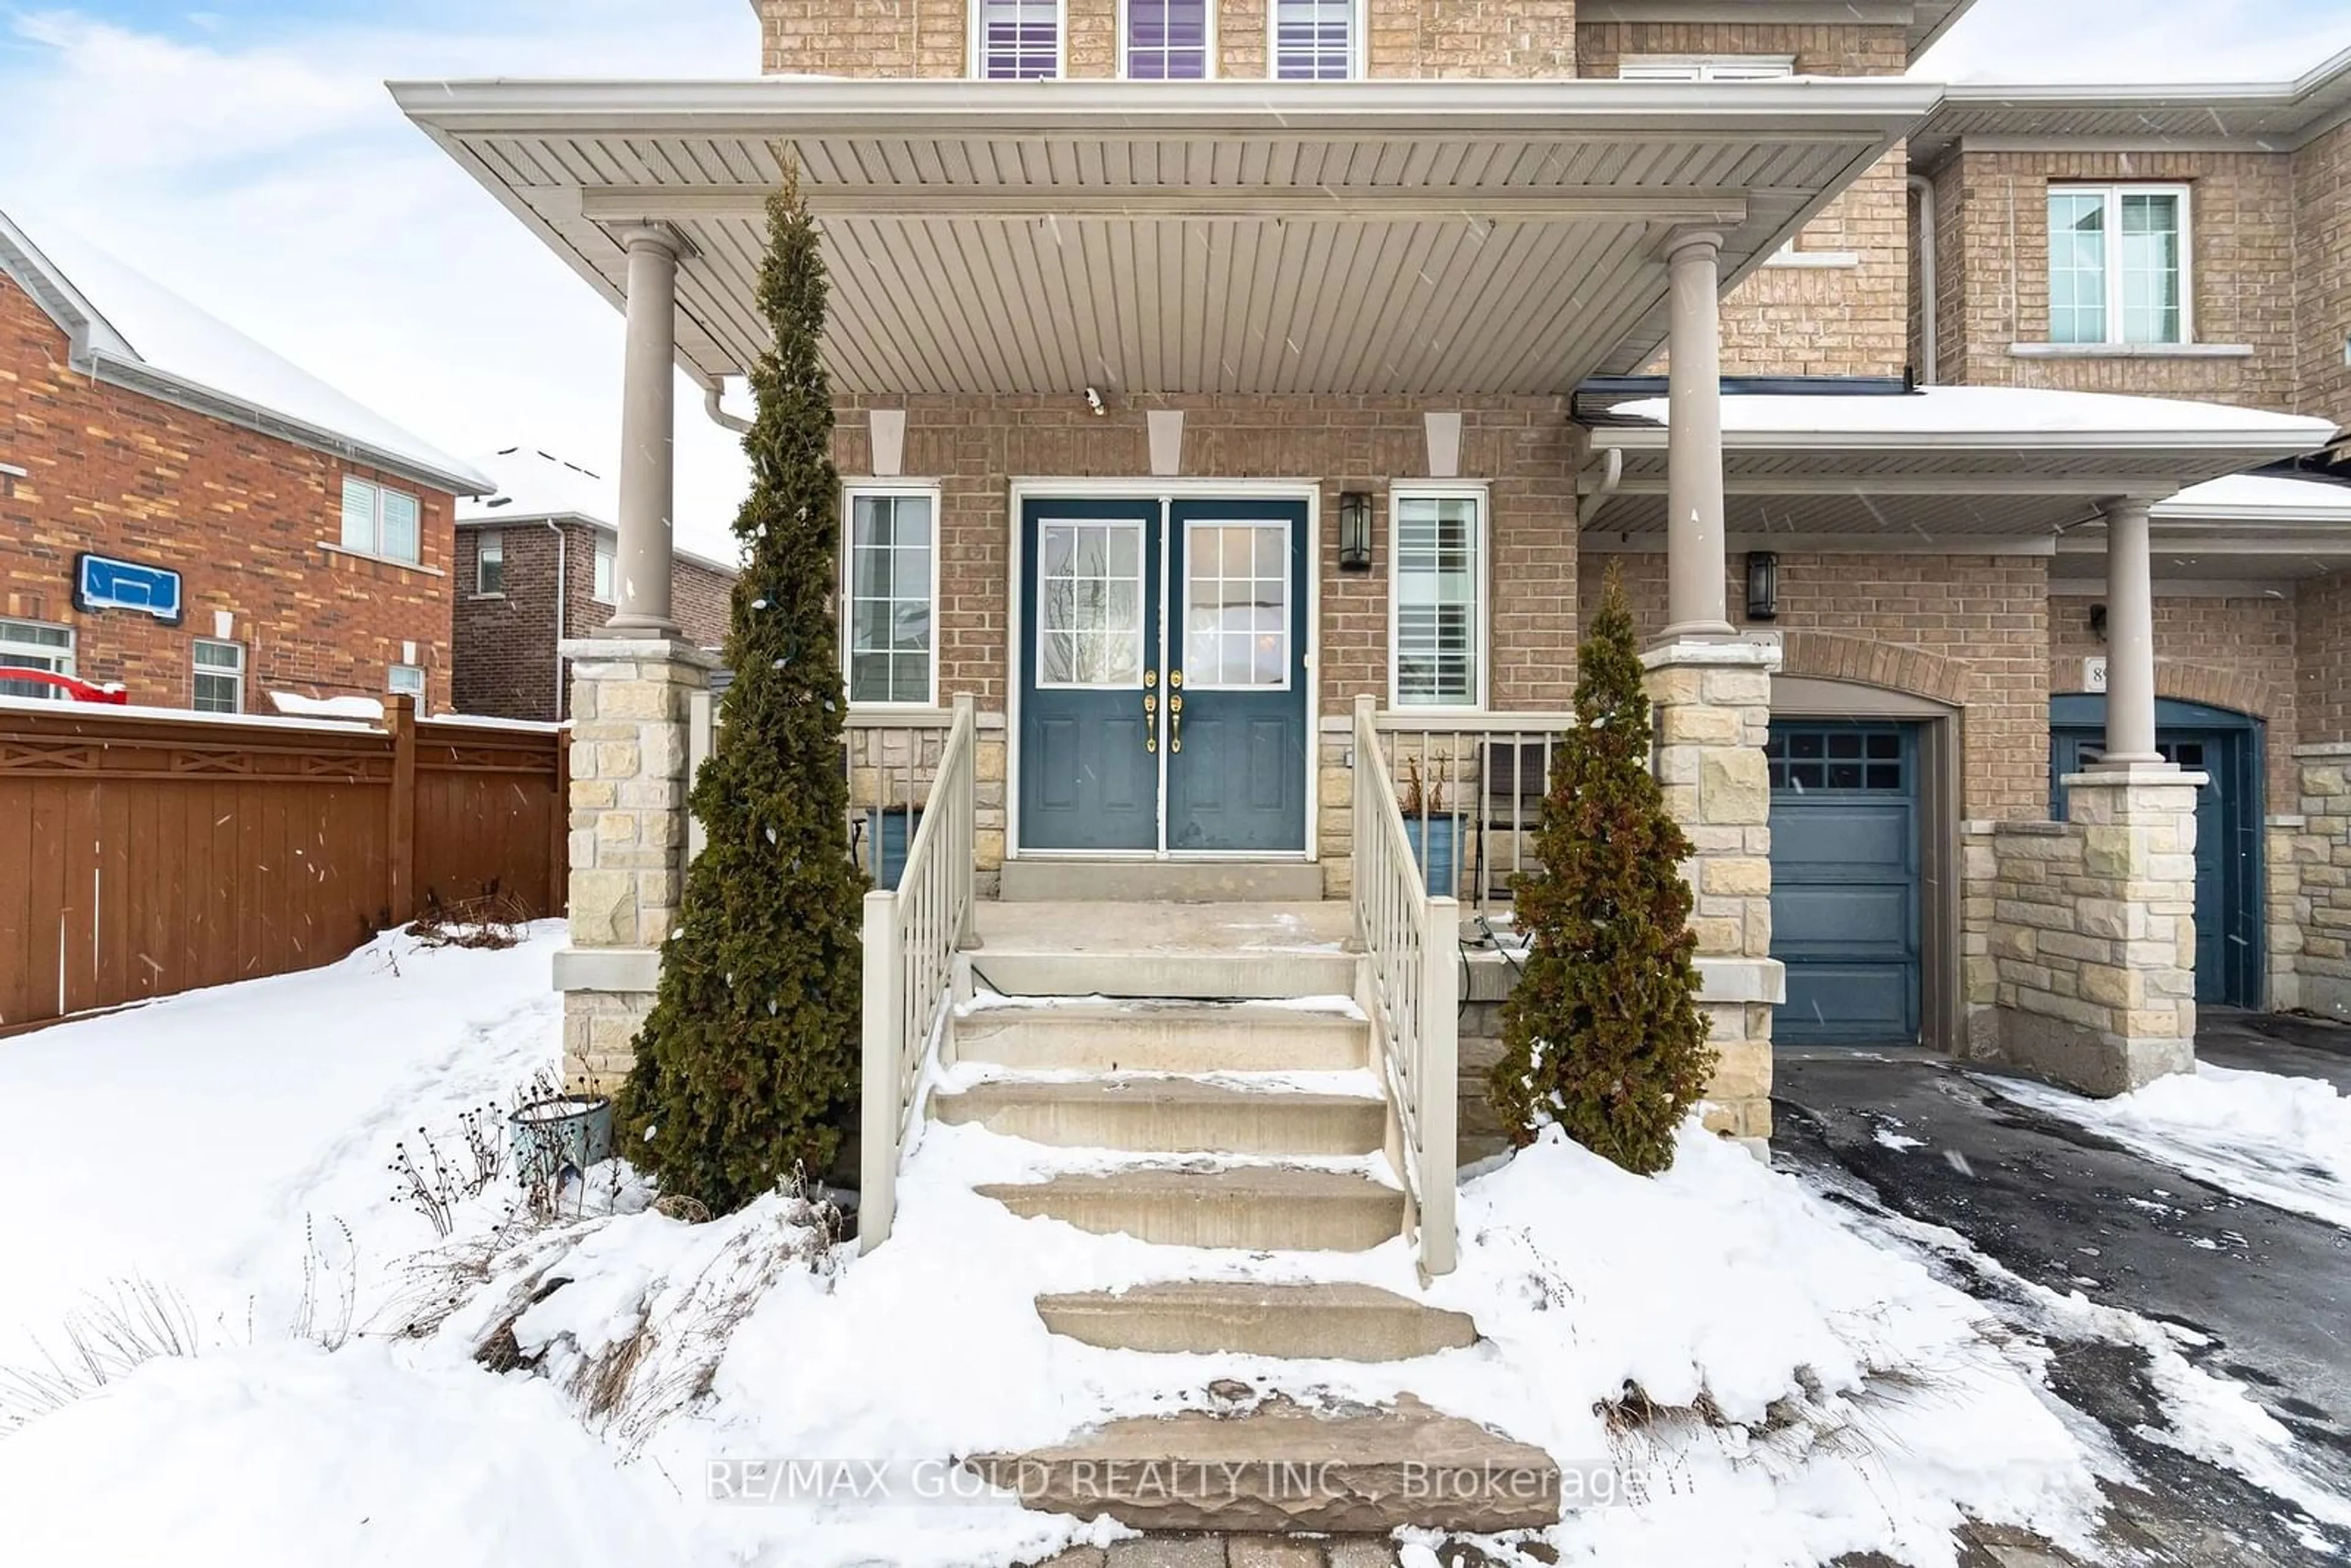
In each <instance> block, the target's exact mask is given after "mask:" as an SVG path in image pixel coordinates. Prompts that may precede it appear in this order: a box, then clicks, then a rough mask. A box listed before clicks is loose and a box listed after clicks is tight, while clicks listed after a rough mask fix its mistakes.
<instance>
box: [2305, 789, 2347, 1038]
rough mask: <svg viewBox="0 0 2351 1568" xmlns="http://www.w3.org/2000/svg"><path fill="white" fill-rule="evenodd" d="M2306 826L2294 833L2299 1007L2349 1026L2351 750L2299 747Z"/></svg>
mask: <svg viewBox="0 0 2351 1568" xmlns="http://www.w3.org/2000/svg"><path fill="white" fill-rule="evenodd" d="M2294 768H2295V769H2296V770H2297V773H2298V775H2299V789H2300V791H2301V805H2302V812H2301V818H2302V821H2301V823H2300V826H2299V828H2298V830H2297V831H2295V833H2294V869H2295V872H2296V873H2297V876H2296V879H2295V902H2294V910H2293V913H2294V918H2295V919H2296V920H2297V921H2298V922H2299V924H2300V925H2301V943H2300V950H2299V951H2298V952H2296V953H2295V955H2294V978H2295V989H2296V990H2297V992H2298V993H2299V995H2298V997H2297V998H2296V999H2297V1000H2298V1002H2299V1003H2300V1005H2301V1006H2302V1007H2304V1008H2305V1009H2308V1010H2309V1011H2311V1012H2314V1013H2316V1014H2318V1015H2319V1016H2320V1017H2322V1018H2332V1019H2344V1020H2346V1021H2347V1022H2351V745H2346V744H2344V743H2341V742H2330V743H2328V744H2325V745H2321V746H2297V747H2294Z"/></svg>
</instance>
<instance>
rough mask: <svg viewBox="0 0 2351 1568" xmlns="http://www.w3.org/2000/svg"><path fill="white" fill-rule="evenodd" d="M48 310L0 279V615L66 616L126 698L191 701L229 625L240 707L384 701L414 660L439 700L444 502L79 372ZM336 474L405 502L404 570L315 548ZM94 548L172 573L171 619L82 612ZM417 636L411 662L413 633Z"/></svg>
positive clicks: (447, 506) (432, 700) (438, 704)
mask: <svg viewBox="0 0 2351 1568" xmlns="http://www.w3.org/2000/svg"><path fill="white" fill-rule="evenodd" d="M70 358H71V355H70V345H69V344H68V340H67V338H66V335H65V333H64V332H63V331H61V330H59V329H58V328H57V323H56V322H55V321H52V320H51V319H49V318H48V316H47V314H45V313H44V312H43V311H42V310H41V308H40V307H39V306H37V305H36V304H35V303H34V302H33V300H32V299H31V298H30V297H29V296H27V295H26V293H25V292H24V291H23V290H22V289H20V288H18V287H16V284H15V283H13V282H12V281H10V280H9V279H7V278H5V277H0V461H5V462H7V463H10V464H13V465H16V466H17V467H19V468H23V469H25V470H26V473H25V476H23V477H22V478H17V479H9V478H7V477H6V476H0V615H5V616H8V617H11V618H16V619H22V620H26V621H38V622H47V623H49V624H52V625H59V626H68V627H70V628H72V630H73V632H74V673H75V674H78V675H79V676H81V677H82V678H83V679H85V680H92V681H119V682H121V683H122V684H123V685H126V686H128V687H129V688H130V691H131V701H132V702H134V703H140V704H145V705H152V706H157V707H186V706H190V704H191V703H193V701H194V682H195V669H194V659H195V654H194V649H193V643H195V641H196V639H198V638H205V639H210V638H212V637H213V636H214V616H215V615H216V614H218V613H222V612H225V613H227V614H229V615H230V616H231V617H232V618H233V619H232V622H231V625H230V628H229V632H228V638H227V640H228V641H231V642H235V643H240V644H242V645H243V647H244V649H245V655H246V676H245V706H246V711H247V712H253V713H267V712H270V711H271V709H270V706H269V701H268V697H267V695H266V694H267V693H269V692H272V691H281V692H291V693H295V694H298V695H305V696H343V695H351V696H364V697H372V698H375V699H377V700H379V701H381V699H382V698H383V697H384V696H385V695H386V687H387V685H388V675H389V672H390V670H391V667H392V665H393V664H418V665H421V666H423V670H424V672H425V686H426V706H427V707H428V708H430V709H431V710H433V711H436V712H438V711H445V710H446V709H447V708H448V706H449V704H450V681H449V665H450V648H449V614H450V597H451V588H452V579H451V576H450V570H449V568H450V557H451V553H452V549H453V544H454V541H453V535H454V530H455V525H454V524H453V522H452V521H451V517H452V512H453V507H454V505H455V503H454V498H453V497H450V496H449V495H448V494H446V493H445V492H443V491H438V490H434V489H432V488H430V487H428V486H422V485H418V484H415V483H413V482H412V481H409V480H406V479H402V478H400V477H398V476H393V475H389V474H385V473H382V472H381V471H379V470H377V469H374V468H370V467H365V466H362V465H356V464H352V463H349V462H346V461H344V460H342V459H340V458H338V457H334V456H330V455H328V454H326V453H324V452H320V451H317V450H315V449H313V448H311V447H308V446H300V445H297V444H294V443H292V442H288V441H281V440H278V439H277V438H276V437H274V436H268V435H263V434H260V433H258V432H256V431H251V430H247V429H245V428H244V427H242V426H240V425H235V424H231V423H227V422H226V421H224V420H217V419H213V418H210V417H208V416H206V415H204V414H200V413H192V412H190V411H189V410H186V409H183V408H181V407H180V406H178V405H177V404H175V403H168V402H159V401H158V400H156V399H154V398H151V397H148V396H145V395H144V394H142V393H140V392H131V391H127V390H125V389H123V388H120V387H113V386H107V385H103V384H101V383H99V382H93V381H91V380H90V379H89V377H87V376H85V375H83V374H81V373H80V372H79V371H76V370H74V369H73V368H72V365H71V363H70ZM346 475H350V476H356V477H359V478H362V479H367V480H371V481H374V482H377V483H380V484H382V485H385V486H390V487H392V488H393V489H396V490H400V491H402V492H404V493H406V494H408V495H411V496H414V497H416V498H417V500H418V503H419V506H418V538H419V549H418V559H417V561H416V563H415V564H413V565H409V564H405V563H402V562H398V561H391V560H379V559H373V558H371V557H361V556H355V555H346V554H343V553H341V552H340V551H339V550H336V549H328V548H325V547H326V546H329V545H331V544H334V543H335V542H336V541H338V540H340V538H341V537H342V536H341V527H342V485H343V478H344V476H346ZM83 550H97V551H99V552H100V553H103V554H108V555H114V556H120V557H122V558H124V559H130V560H135V561H141V562H145V563H150V564H152V565H156V566H162V567H168V568H170V569H172V570H175V571H177V572H179V573H180V574H181V599H182V603H183V607H184V613H183V618H182V620H181V622H180V624H179V625H177V626H167V625H165V624H163V623H162V622H159V621H157V620H155V619H154V618H153V617H152V616H148V615H142V614H140V613H137V612H131V611H119V610H108V611H99V612H94V613H84V612H81V611H78V610H77V609H75V608H74V603H73V570H74V557H75V556H76V555H77V554H78V553H79V552H80V551H83ZM409 643H413V644H415V654H416V656H415V658H414V659H413V660H412V659H409V658H407V657H406V656H405V655H406V653H407V652H408V649H407V646H406V645H407V644H409Z"/></svg>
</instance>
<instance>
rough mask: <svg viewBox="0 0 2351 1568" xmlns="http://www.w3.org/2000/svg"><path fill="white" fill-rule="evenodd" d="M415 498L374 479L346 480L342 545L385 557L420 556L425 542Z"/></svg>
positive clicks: (388, 558) (347, 478)
mask: <svg viewBox="0 0 2351 1568" xmlns="http://www.w3.org/2000/svg"><path fill="white" fill-rule="evenodd" d="M419 517H420V513H419V509H418V507H417V502H416V497H413V496H412V495H410V494H408V493H407V492H406V491H404V490H392V489H387V488H385V487H384V486H381V485H379V484H376V483H375V482H374V481H373V480H371V479H359V478H352V477H350V476H346V477H345V478H344V480H343V548H344V549H347V550H357V551H358V552H359V553H360V554H361V555H375V556H381V557H383V558H384V559H386V560H406V561H413V560H415V559H418V551H419V549H420V548H421V546H422V542H423V530H422V528H421V527H420V526H419V520H418V519H419Z"/></svg>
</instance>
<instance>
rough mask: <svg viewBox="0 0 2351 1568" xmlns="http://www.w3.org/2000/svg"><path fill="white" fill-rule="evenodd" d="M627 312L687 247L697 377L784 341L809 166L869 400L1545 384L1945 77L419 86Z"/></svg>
mask: <svg viewBox="0 0 2351 1568" xmlns="http://www.w3.org/2000/svg"><path fill="white" fill-rule="evenodd" d="M1940 91H1941V89H1940V88H1939V87H1937V86H1935V85H1933V84H1925V83H1917V82H1909V81H1904V80H1898V79H1896V80H1887V79H1883V78H1876V79H1868V78H1864V79H1852V80H1837V81H1824V80H1800V81H1793V82H1786V81H1780V82H1751V83H1746V82H1742V83H1684V82H1656V83H1649V82H1618V81H1584V80H1562V81H1527V82H1507V83H1504V82H1469V81H1361V82H1344V83H1339V82H1307V83H1278V82H1275V83H1268V82H1240V81H1218V82H1198V83H1163V82H1110V81H1105V82H1059V81H1057V82H1036V83H1008V82H967V81H946V80H929V81H911V82H909V81H893V82H879V81H840V80H804V79H793V78H769V79H762V80H754V81H737V82H668V83H650V82H597V83H562V82H502V81H489V82H423V83H418V82H411V83H395V84H393V86H392V93H393V96H394V98H395V99H396V100H397V101H398V103H399V104H400V107H401V108H402V110H404V111H405V112H406V113H407V114H408V115H409V117H410V118H411V119H412V120H414V121H415V122H416V123H417V124H418V125H419V126H421V127H422V128H423V130H424V131H426V132H427V134H429V135H431V136H432V137H433V138H434V141H437V142H439V143H440V145H441V146H442V147H443V148H444V150H445V151H446V152H448V153H449V154H450V156H451V157H453V158H455V160H456V161H457V162H459V163H460V164H461V165H463V166H464V167H465V169H466V170H467V171H468V172H471V173H472V174H473V175H474V176H475V179H477V180H479V181H480V182H481V183H482V184H483V185H484V186H485V187H486V188H487V189H488V190H489V191H490V193H492V194H493V195H495V196H496V198H497V199H498V201H499V202H500V203H502V204H504V205H505V206H506V207H507V210H508V211H510V212H512V213H513V214H515V215H516V216H517V217H518V218H519V219H521V220H522V222H523V223H524V224H526V225H528V227H529V228H530V229H531V230H532V232H534V233H535V234H537V235H538V236H539V238H540V239H541V240H542V241H543V242H544V243H545V244H547V245H548V246H549V248H551V249H553V250H554V251H555V252H556V253H557V255H559V256H560V257H562V259H563V260H564V262H565V263H566V264H567V265H569V267H571V268H572V270H573V271H574V272H576V273H578V274H579V275H580V277H583V278H585V279H587V281H588V282H589V283H590V285H592V286H593V287H596V288H597V289H598V290H599V291H600V292H601V293H602V294H603V295H604V296H605V298H608V299H610V300H611V301H612V302H613V303H614V304H615V305H619V304H621V303H622V300H623V290H622V279H623V278H624V277H625V272H626V258H625V255H624V252H623V250H622V246H621V245H620V244H619V243H618V242H617V241H616V240H615V239H614V238H613V233H614V231H615V230H616V229H619V228H622V227H623V226H625V225H628V224H631V223H633V222H638V221H643V220H655V221H659V222H664V223H667V224H669V225H673V226H674V227H675V228H676V229H677V230H678V231H679V232H680V233H681V234H682V235H684V238H685V239H686V240H688V241H689V242H690V243H691V246H692V254H691V255H689V256H686V257H685V258H684V261H683V264H682V266H681V268H680V274H679V280H678V301H679V313H680V320H679V323H678V326H679V331H678V358H679V362H680V363H681V364H682V365H683V366H684V368H685V369H686V370H687V371H689V372H690V373H692V374H693V375H694V376H695V377H696V378H697V379H698V380H700V381H702V382H705V384H707V383H709V382H714V381H716V379H718V378H720V377H724V376H727V375H735V374H739V373H741V372H742V371H744V370H745V369H746V367H747V366H748V365H749V364H750V363H751V362H752V361H754V360H755V358H756V357H757V355H758V351H759V350H760V348H761V347H762V345H763V344H764V341H765V330H764V327H763V325H762V323H761V321H760V319H759V318H758V310H757V305H756V298H755V286H756V279H757V272H758V257H759V256H760V253H761V251H762V250H763V249H764V243H765V224H764V218H763V216H762V213H761V203H762V201H763V200H764V197H765V194H766V193H767V192H768V190H769V189H771V188H772V187H773V185H774V183H776V181H777V179H778V176H779V174H780V170H781V164H780V162H779V154H780V155H789V156H790V157H792V158H795V159H797V161H798V162H799V166H800V169H801V183H802V189H803V191H804V192H805V193H806V194H807V197H808V200H809V204H810V207H811V209H812V210H813V211H814V212H815V213H816V214H817V215H818V218H819V220H820V224H821V225H822V229H823V235H824V245H825V255H826V261H827V265H828V267H829V268H830V270H831V280H832V298H831V303H832V313H831V324H830V329H829V333H828V340H827V362H828V367H829V369H830V370H831V373H832V375H833V378H834V385H835V387H836V389H837V390H839V391H841V392H851V393H883V394H886V393H893V392H894V393H949V392H984V393H1018V392H1042V393H1064V392H1065V393H1071V394H1074V393H1075V392H1079V391H1080V390H1081V389H1082V388H1084V387H1086V386H1089V385H1092V386H1097V387H1100V388H1102V390H1104V391H1105V392H1113V393H1135V392H1192V393H1213V392H1276V393H1308V392H1334V393H1357V394H1370V393H1392V394H1404V395H1441V394H1458V395H1476V394H1487V395H1502V394H1531V395H1548V394H1558V393H1562V392H1566V391H1568V390H1569V389H1571V388H1573V386H1574V385H1575V384H1576V382H1578V381H1580V380H1581V379H1582V378H1583V377H1584V376H1585V375H1587V374H1590V373H1593V372H1595V371H1629V370H1632V369H1635V368H1636V367H1637V366H1639V365H1640V364H1642V363H1644V362H1646V361H1648V360H1649V359H1651V358H1652V357H1653V356H1654V355H1655V354H1656V351H1657V350H1658V349H1659V348H1660V347H1662V345H1663V343H1664V341H1665V338H1666V331H1667V306H1666V296H1667V273H1666V260H1665V256H1664V254H1663V249H1662V246H1663V243H1664V241H1665V239H1666V238H1667V235H1671V234H1673V233H1674V232H1676V231H1677V230H1683V229H1687V228H1691V227H1708V228H1712V229H1715V230H1717V231H1719V232H1720V233H1721V234H1723V235H1724V236H1725V244H1724V250H1723V280H1724V285H1725V287H1729V285H1731V284H1732V283H1735V282H1736V281H1737V280H1738V279H1739V278H1740V277H1743V276H1744V275H1745V274H1746V273H1748V272H1749V271H1750V270H1752V269H1753V268H1754V267H1758V266H1760V265H1761V263H1762V261H1763V260H1764V259H1765V258H1766V257H1768V256H1771V253H1772V252H1773V251H1774V250H1775V249H1777V248H1778V247H1779V246H1780V245H1781V244H1782V241H1784V240H1785V239H1787V238H1788V237H1790V236H1791V235H1793V234H1794V233H1795V232H1796V230H1797V229H1799V228H1800V227H1801V226H1802V224H1803V222H1804V221H1805V220H1806V219H1807V218H1808V217H1809V216H1811V215H1812V214H1813V213H1815V212H1817V211H1818V210H1819V209H1820V208H1821V207H1822V206H1823V205H1825V204H1826V203H1827V202H1828V201H1829V200H1830V199H1831V198H1832V197H1834V195H1835V194H1836V193H1838V192H1839V191H1841V190H1843V189H1844V186H1845V185H1846V184H1847V183H1850V182H1851V181H1852V180H1853V179H1854V178H1855V177H1856V176H1858V175H1859V174H1860V173H1861V172H1864V171H1865V170H1866V169H1867V168H1868V167H1869V166H1870V165H1871V164H1872V163H1874V162H1876V160H1877V159H1878V157H1879V156H1880V155H1881V154H1883V153H1884V152H1886V149H1887V148H1889V147H1890V146H1891V145H1892V144H1893V143H1894V142H1895V141H1896V140H1898V139H1899V138H1900V137H1901V136H1902V135H1903V134H1904V133H1905V132H1906V131H1908V130H1909V129H1910V128H1911V127H1912V126H1913V125H1915V124H1916V123H1917V120H1918V117H1919V116H1920V115H1922V114H1923V113H1924V112H1925V111H1926V110H1928V109H1929V108H1931V107H1932V106H1933V104H1934V103H1935V101H1936V99H1937V98H1938V95H1939V93H1940Z"/></svg>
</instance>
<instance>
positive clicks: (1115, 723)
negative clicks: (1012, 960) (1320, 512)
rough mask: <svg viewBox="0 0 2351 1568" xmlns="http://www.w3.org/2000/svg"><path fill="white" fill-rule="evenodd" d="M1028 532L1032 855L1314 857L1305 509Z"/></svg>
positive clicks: (1039, 526) (1179, 508) (1276, 503)
mask: <svg viewBox="0 0 2351 1568" xmlns="http://www.w3.org/2000/svg"><path fill="white" fill-rule="evenodd" d="M1020 512H1021V515H1020V621H1021V624H1020V633H1019V645H1018V659H1019V683H1020V724H1019V737H1018V742H1019V758H1018V762H1017V772H1018V776H1019V835H1020V838H1019V842H1020V847H1021V849H1022V850H1024V851H1031V850H1033V851H1044V852H1055V851H1064V852H1074V851H1095V852H1114V853H1123V854H1136V855H1158V854H1186V853H1228V854H1232V853H1247V854H1266V855H1292V854H1303V853H1304V852H1305V849H1306V786H1307V738H1308V737H1307V703H1306V697H1307V691H1306V684H1307V683H1306V653H1307V634H1308V622H1307V614H1306V606H1307V592H1306V586H1307V582H1308V580H1309V579H1308V575H1307V574H1308V572H1309V571H1310V570H1311V564H1312V556H1311V549H1310V541H1309V539H1308V538H1307V518H1306V504H1305V503H1304V502H1303V501H1301V500H1288V499H1269V500H1249V499H1236V500H1227V499H1217V500H1161V499H1148V500H1136V499H1101V500H1088V499H1083V498H1063V497H1052V498H1042V497H1040V498H1031V499H1029V500H1026V501H1024V502H1023V503H1022V505H1021V509H1020Z"/></svg>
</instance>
